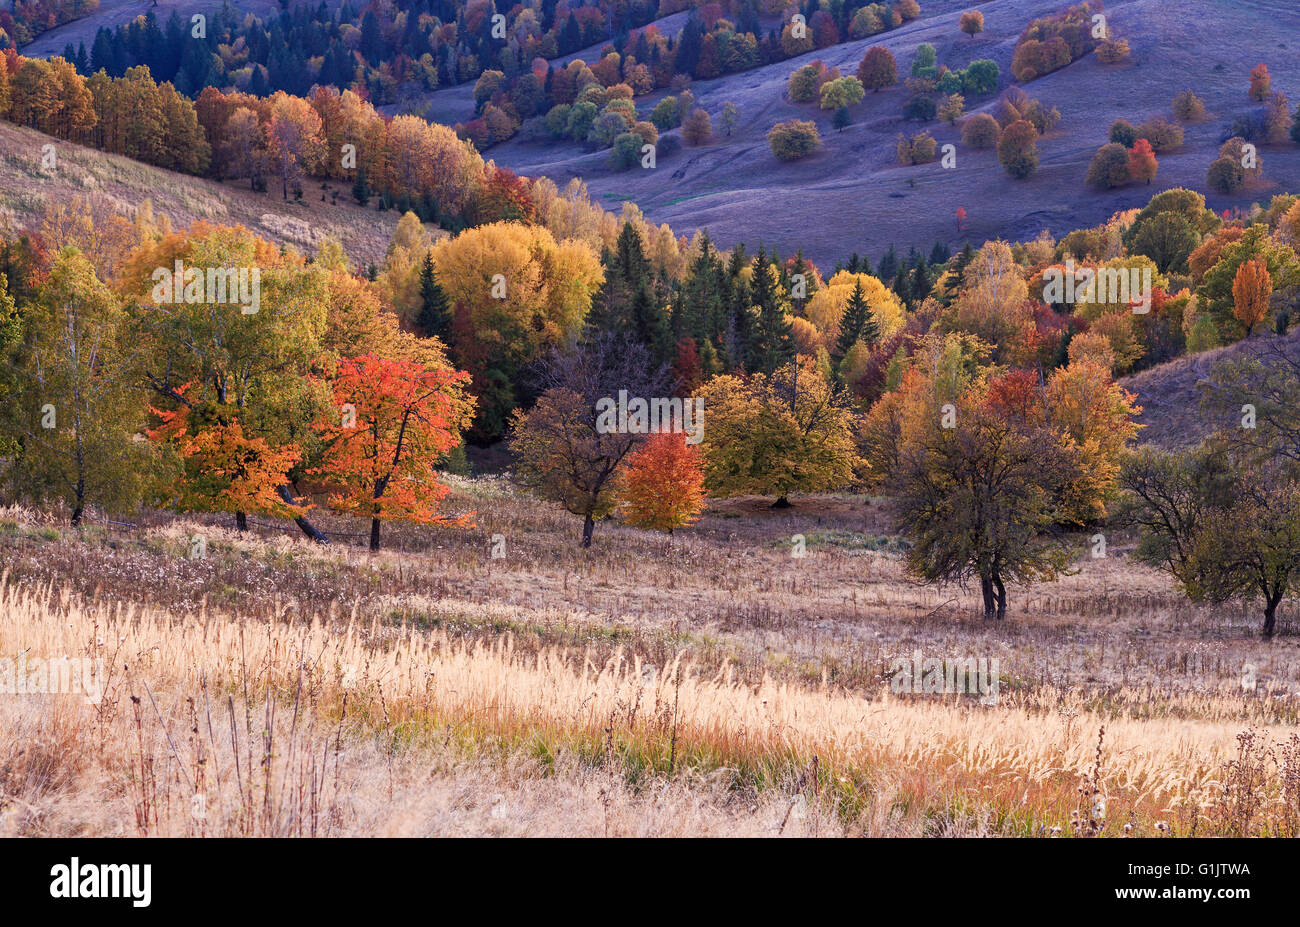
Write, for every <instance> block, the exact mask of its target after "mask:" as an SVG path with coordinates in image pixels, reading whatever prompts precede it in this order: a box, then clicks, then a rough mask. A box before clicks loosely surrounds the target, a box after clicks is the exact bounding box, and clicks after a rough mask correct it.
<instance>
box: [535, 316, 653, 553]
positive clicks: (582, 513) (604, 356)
mask: <svg viewBox="0 0 1300 927" xmlns="http://www.w3.org/2000/svg"><path fill="white" fill-rule="evenodd" d="M669 385H670V384H669V381H668V374H667V371H666V369H664V368H662V367H655V366H653V365H652V363H651V360H650V357H649V355H648V354H647V353H646V351H645V349H644V348H643V347H641V346H640V345H638V344H635V343H632V342H628V341H626V340H624V339H621V338H618V337H616V336H614V335H610V334H603V335H600V336H598V337H596V338H593V339H590V340H588V341H586V342H584V343H582V344H580V345H577V346H575V347H573V348H571V349H569V350H559V349H554V350H552V351H551V352H550V353H549V354H548V355H546V357H545V358H543V360H542V361H541V362H540V363H539V364H538V366H537V373H536V381H535V383H534V386H535V387H536V388H537V390H538V391H539V393H540V395H539V397H538V399H537V402H536V404H535V405H534V406H533V407H532V408H531V409H529V410H526V411H525V410H523V409H519V410H516V412H515V413H514V415H513V417H512V419H511V434H510V449H511V451H512V452H513V453H514V455H515V461H516V462H515V470H514V475H515V478H516V479H517V480H518V481H519V482H520V483H521V484H522V485H523V486H525V487H527V488H528V489H531V490H532V491H533V492H535V493H537V495H539V496H540V497H541V498H543V499H546V500H548V501H551V502H557V503H559V504H560V505H561V506H562V507H563V508H564V510H565V511H567V512H569V513H570V514H573V515H577V516H579V517H580V518H581V519H582V546H583V547H590V546H591V539H592V534H593V532H594V531H595V527H596V522H597V521H599V520H600V519H602V518H604V517H605V516H607V515H609V514H610V512H612V511H613V510H614V507H615V506H616V505H617V502H618V496H617V492H616V489H617V485H618V484H617V477H618V474H619V472H620V469H621V468H622V466H623V463H624V460H625V458H626V457H627V456H628V454H630V453H631V452H632V450H633V448H635V447H636V446H637V444H638V442H639V441H640V440H641V437H642V436H641V435H640V434H638V433H635V432H632V431H631V430H628V429H624V430H619V429H618V428H617V427H615V428H612V429H611V428H607V427H605V424H604V422H603V419H602V409H601V408H600V406H601V400H611V401H612V400H613V399H615V398H616V397H618V395H619V392H620V390H622V391H626V393H627V395H629V396H631V397H634V398H641V399H645V400H647V401H649V400H650V399H651V398H654V397H664V396H667V395H668V386H669Z"/></svg>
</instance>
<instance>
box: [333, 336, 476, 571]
mask: <svg viewBox="0 0 1300 927" xmlns="http://www.w3.org/2000/svg"><path fill="white" fill-rule="evenodd" d="M468 376H469V375H468V374H466V373H464V372H461V371H452V370H430V369H428V368H426V367H425V366H423V365H422V364H418V363H415V362H414V361H404V360H394V359H390V358H384V357H378V356H376V355H374V354H363V355H362V356H360V357H356V358H344V359H343V360H342V361H340V362H339V368H338V373H337V374H336V376H335V377H334V381H333V385H334V401H335V403H336V404H337V405H338V418H337V419H336V420H334V421H331V422H322V423H319V424H318V426H317V427H318V431H319V433H320V435H321V438H322V440H323V441H324V444H325V451H324V455H323V459H322V462H321V464H320V466H319V467H317V468H316V469H315V470H314V471H313V475H314V476H318V477H321V478H324V479H326V480H327V481H329V483H330V484H331V487H332V489H333V490H334V491H333V492H332V493H331V494H330V497H329V503H330V506H331V507H333V508H335V509H337V510H339V511H343V512H355V513H357V514H358V515H362V516H365V515H368V516H370V549H371V550H379V525H380V523H381V522H382V521H386V520H393V521H410V522H416V523H418V524H456V525H459V526H462V527H465V526H467V525H468V524H469V519H468V516H462V517H459V518H454V519H450V518H447V517H446V516H443V515H441V514H439V512H438V507H439V505H440V504H441V503H442V500H443V499H444V498H445V497H446V495H447V492H448V489H447V487H446V486H445V485H443V484H442V483H439V482H438V481H437V480H436V479H434V470H433V466H434V463H435V462H436V461H437V460H438V458H439V457H440V456H442V455H443V454H445V453H447V451H449V450H451V449H452V448H453V447H455V446H456V443H457V441H458V436H457V430H458V428H459V427H460V426H461V424H462V421H461V419H462V418H463V411H462V410H461V401H460V399H459V391H458V389H457V386H458V384H460V383H462V382H464V381H465V380H466V379H468Z"/></svg>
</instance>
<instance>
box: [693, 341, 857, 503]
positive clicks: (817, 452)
mask: <svg viewBox="0 0 1300 927" xmlns="http://www.w3.org/2000/svg"><path fill="white" fill-rule="evenodd" d="M701 396H702V398H703V399H704V408H705V409H706V410H707V425H706V427H705V429H704V459H705V470H704V472H705V479H706V485H707V486H708V488H709V493H710V495H714V496H718V497H724V498H725V497H728V496H743V495H758V496H775V497H776V502H775V503H773V505H774V507H785V506H788V505H789V504H790V503H789V499H788V497H789V496H790V494H792V493H797V492H798V493H816V492H828V491H830V490H832V489H837V488H840V487H844V486H848V485H850V484H852V483H853V482H854V480H855V477H856V473H857V471H858V469H859V468H860V467H861V465H862V460H861V458H860V457H859V456H858V453H857V449H856V446H855V444H854V432H855V430H856V428H857V425H858V422H859V415H858V413H857V412H856V411H855V410H854V407H853V403H852V401H851V400H850V398H849V397H848V395H847V394H846V393H844V392H843V391H842V390H841V389H840V388H838V387H836V386H834V385H833V384H831V383H830V381H828V380H827V378H826V377H825V376H824V375H823V374H822V372H821V371H820V370H819V369H818V368H817V365H816V363H815V362H814V361H813V360H812V359H811V358H808V357H800V358H797V359H796V360H794V361H792V362H791V363H789V364H787V365H785V366H784V367H781V368H780V369H779V370H777V371H776V372H775V373H774V374H772V376H770V377H768V376H764V375H763V374H753V375H751V376H749V377H737V376H721V377H715V378H714V379H712V380H710V381H709V382H708V383H706V384H705V385H704V388H703V389H702V390H701Z"/></svg>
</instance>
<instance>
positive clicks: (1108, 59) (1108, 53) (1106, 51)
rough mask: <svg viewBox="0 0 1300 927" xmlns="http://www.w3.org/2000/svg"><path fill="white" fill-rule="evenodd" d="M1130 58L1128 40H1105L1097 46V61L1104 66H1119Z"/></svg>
mask: <svg viewBox="0 0 1300 927" xmlns="http://www.w3.org/2000/svg"><path fill="white" fill-rule="evenodd" d="M1127 57H1128V39H1103V40H1102V42H1101V44H1100V45H1098V46H1097V60H1098V61H1100V62H1101V63H1102V64H1119V63H1120V62H1121V61H1123V60H1124V59H1125V58H1127Z"/></svg>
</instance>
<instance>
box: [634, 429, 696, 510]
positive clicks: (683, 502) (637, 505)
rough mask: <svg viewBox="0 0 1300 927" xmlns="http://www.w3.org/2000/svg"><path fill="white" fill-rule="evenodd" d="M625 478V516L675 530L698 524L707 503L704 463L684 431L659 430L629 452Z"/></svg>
mask: <svg viewBox="0 0 1300 927" xmlns="http://www.w3.org/2000/svg"><path fill="white" fill-rule="evenodd" d="M624 467H625V469H624V470H623V473H622V474H621V476H620V478H619V487H618V498H619V504H620V508H621V511H622V514H623V520H624V521H626V522H627V523H628V524H629V525H634V526H635V527H637V528H649V529H652V530H654V531H667V532H668V533H669V534H672V533H673V529H675V528H684V527H686V526H688V525H693V524H695V522H696V521H697V520H698V519H699V514H700V511H701V510H702V509H703V508H704V463H703V456H702V455H701V454H700V449H699V446H698V445H694V444H687V443H686V435H685V434H683V433H682V432H680V431H674V432H659V433H657V434H653V435H651V436H650V437H649V438H647V439H646V441H645V443H644V444H642V445H641V446H640V447H639V448H637V449H636V450H634V451H633V452H632V453H631V454H629V455H628V458H627V461H626V462H625V464H624Z"/></svg>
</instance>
